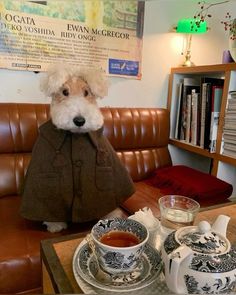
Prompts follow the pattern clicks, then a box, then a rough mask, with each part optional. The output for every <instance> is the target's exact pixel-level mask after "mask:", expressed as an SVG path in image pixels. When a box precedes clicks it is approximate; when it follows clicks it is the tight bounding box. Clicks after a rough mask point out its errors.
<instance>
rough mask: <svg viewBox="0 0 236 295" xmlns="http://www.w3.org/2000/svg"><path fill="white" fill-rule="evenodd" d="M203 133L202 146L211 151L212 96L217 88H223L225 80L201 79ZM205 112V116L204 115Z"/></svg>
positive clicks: (201, 134)
mask: <svg viewBox="0 0 236 295" xmlns="http://www.w3.org/2000/svg"><path fill="white" fill-rule="evenodd" d="M201 83H202V84H201V88H202V95H201V112H202V113H201V123H200V124H201V133H200V146H201V147H202V148H204V149H208V150H211V146H210V144H211V139H210V132H211V115H212V101H213V99H212V96H213V95H214V94H213V90H214V88H215V87H216V86H218V87H223V85H224V79H222V78H211V77H203V78H202V79H201ZM203 112H204V114H203Z"/></svg>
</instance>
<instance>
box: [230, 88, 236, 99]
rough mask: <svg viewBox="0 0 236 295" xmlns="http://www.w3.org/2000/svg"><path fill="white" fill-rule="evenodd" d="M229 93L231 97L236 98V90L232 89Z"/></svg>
mask: <svg viewBox="0 0 236 295" xmlns="http://www.w3.org/2000/svg"><path fill="white" fill-rule="evenodd" d="M229 95H230V97H231V98H234V99H235V98H236V90H231V91H229Z"/></svg>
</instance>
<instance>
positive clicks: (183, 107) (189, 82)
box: [176, 78, 200, 141]
mask: <svg viewBox="0 0 236 295" xmlns="http://www.w3.org/2000/svg"><path fill="white" fill-rule="evenodd" d="M193 89H195V91H196V92H199V91H200V84H199V79H195V78H184V79H183V85H182V88H181V95H180V94H179V97H181V104H180V112H179V116H178V117H177V118H176V119H177V120H179V123H178V124H179V125H180V127H179V128H180V131H179V134H178V138H177V139H180V140H184V141H186V128H187V103H188V102H187V96H188V95H191V93H192V90H193Z"/></svg>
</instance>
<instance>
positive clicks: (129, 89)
mask: <svg viewBox="0 0 236 295" xmlns="http://www.w3.org/2000/svg"><path fill="white" fill-rule="evenodd" d="M55 1H56V0H55ZM197 2H198V1H197V0H152V1H150V0H148V1H146V4H145V24H144V38H143V77H142V80H141V81H137V80H133V79H124V78H111V87H110V92H109V96H108V97H107V98H105V99H103V100H101V101H100V102H99V103H100V105H101V106H108V105H109V106H140V107H142V106H143V107H152V106H160V107H165V106H166V100H167V87H168V74H169V71H170V68H171V67H173V66H178V65H179V64H180V63H181V61H182V59H183V57H182V56H181V55H180V52H181V44H182V43H181V42H179V41H180V39H181V38H182V36H179V35H178V34H176V33H173V32H170V31H171V28H172V27H173V26H174V25H176V23H177V20H178V19H180V18H184V17H191V16H193V15H194V13H195V12H196V11H197V9H198V5H197ZM211 2H212V1H211ZM223 6H225V7H223ZM228 7H232V8H231V11H233V8H234V9H236V2H235V1H231V3H230V4H229V5H221V6H218V7H215V8H214V9H213V8H212V10H211V12H212V14H213V15H214V18H213V19H212V20H211V22H210V26H211V31H210V32H209V33H207V34H205V35H202V36H194V38H193V43H192V59H193V61H194V62H195V63H196V64H197V65H200V64H214V63H220V62H221V56H222V51H223V50H224V49H225V48H228V40H227V37H226V34H225V33H224V30H223V26H222V25H220V19H223V18H224V15H225V12H226V11H227V9H228ZM223 8H224V9H223ZM180 43H181V44H180ZM39 78H40V74H34V73H31V72H20V71H19V72H18V71H9V70H3V69H2V70H0V101H2V102H4V101H9V102H40V103H44V102H48V101H49V99H48V98H45V97H44V96H43V94H42V93H41V92H40V91H39Z"/></svg>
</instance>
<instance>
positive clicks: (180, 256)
mask: <svg viewBox="0 0 236 295" xmlns="http://www.w3.org/2000/svg"><path fill="white" fill-rule="evenodd" d="M191 254H192V250H191V249H190V248H189V247H188V246H186V245H181V246H179V247H178V248H177V249H176V250H175V251H173V252H172V253H170V254H169V255H168V258H169V259H168V260H169V267H168V269H167V271H169V273H168V276H169V278H170V280H169V284H170V285H171V286H170V287H171V288H170V289H171V290H172V291H174V292H175V293H179V294H180V293H182V294H185V293H186V288H185V286H180V284H179V280H178V277H179V270H180V265H181V263H182V262H183V261H184V259H185V258H187V257H188V256H189V255H191Z"/></svg>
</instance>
